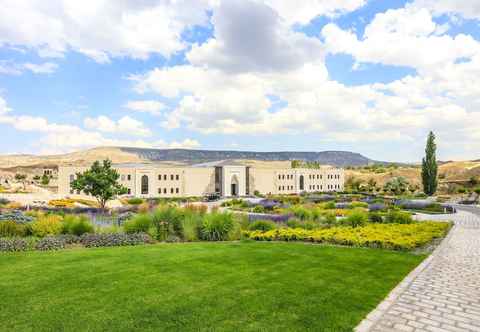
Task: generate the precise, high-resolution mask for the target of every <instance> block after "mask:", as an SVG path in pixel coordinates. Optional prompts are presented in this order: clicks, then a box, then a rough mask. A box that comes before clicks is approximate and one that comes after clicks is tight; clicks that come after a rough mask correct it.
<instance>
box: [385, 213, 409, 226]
mask: <svg viewBox="0 0 480 332" xmlns="http://www.w3.org/2000/svg"><path fill="white" fill-rule="evenodd" d="M385 222H386V223H388V224H411V223H412V222H413V219H412V215H411V214H410V213H408V212H404V211H398V210H390V211H388V213H387V215H386V216H385Z"/></svg>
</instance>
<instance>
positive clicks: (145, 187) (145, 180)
mask: <svg viewBox="0 0 480 332" xmlns="http://www.w3.org/2000/svg"><path fill="white" fill-rule="evenodd" d="M147 194H148V176H146V175H143V176H142V195H147Z"/></svg>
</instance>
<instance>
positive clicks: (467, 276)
mask: <svg viewBox="0 0 480 332" xmlns="http://www.w3.org/2000/svg"><path fill="white" fill-rule="evenodd" d="M478 211H479V212H478V214H476V213H475V212H476V211H474V213H472V212H467V211H459V212H458V213H456V214H454V215H446V216H439V217H438V218H437V217H436V216H435V219H437V220H438V219H445V220H447V219H448V220H453V221H454V223H455V226H454V227H453V228H452V230H451V231H450V233H449V235H448V236H447V238H446V239H444V240H443V242H442V244H441V245H440V246H439V247H438V248H437V249H436V250H435V251H434V253H432V255H430V257H428V258H427V259H426V260H425V261H424V262H423V263H422V264H421V265H420V266H418V268H417V269H415V270H414V271H412V273H410V274H409V275H408V276H407V278H405V279H404V280H403V281H402V282H401V283H400V284H399V285H398V286H397V287H396V288H395V289H394V290H393V291H392V292H391V293H390V295H389V296H388V298H387V299H385V300H384V301H383V302H382V303H381V304H380V305H379V306H378V307H377V308H376V309H375V310H374V311H372V312H371V313H370V314H369V315H368V316H367V318H366V319H365V320H363V321H362V323H361V324H360V325H359V326H357V328H356V329H355V331H357V332H364V331H371V332H389V331H431V332H437V331H438V332H445V331H471V332H473V331H475V332H479V331H480V209H479V210H478ZM418 218H419V219H420V220H422V219H427V218H429V219H432V217H431V216H421V215H420V216H419V217H418Z"/></svg>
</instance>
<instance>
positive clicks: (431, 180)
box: [422, 132, 438, 196]
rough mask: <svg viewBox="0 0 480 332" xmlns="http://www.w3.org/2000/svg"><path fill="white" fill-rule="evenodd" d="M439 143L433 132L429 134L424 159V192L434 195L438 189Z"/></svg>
mask: <svg viewBox="0 0 480 332" xmlns="http://www.w3.org/2000/svg"><path fill="white" fill-rule="evenodd" d="M436 153H437V145H436V144H435V135H434V134H433V132H430V133H429V134H428V138H427V145H426V147H425V157H424V158H423V160H422V183H423V192H424V193H425V194H427V195H428V196H432V195H433V194H435V192H436V191H437V185H438V180H437V173H438V165H437V156H436Z"/></svg>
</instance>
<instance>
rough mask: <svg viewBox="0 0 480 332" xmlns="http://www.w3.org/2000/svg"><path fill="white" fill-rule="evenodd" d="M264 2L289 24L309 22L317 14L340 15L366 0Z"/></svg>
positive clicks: (352, 9)
mask: <svg viewBox="0 0 480 332" xmlns="http://www.w3.org/2000/svg"><path fill="white" fill-rule="evenodd" d="M263 2H264V3H266V4H268V5H269V6H270V7H272V8H274V9H275V11H277V13H278V14H279V15H280V16H281V17H282V18H283V19H284V20H285V21H287V22H288V23H289V24H294V23H299V24H307V23H309V22H310V21H311V20H312V19H314V18H315V17H317V16H321V15H325V16H329V17H333V16H338V15H340V14H344V13H347V12H351V11H354V10H356V9H358V8H360V7H362V6H363V5H364V4H365V3H366V2H367V1H366V0H335V1H331V0H308V1H307V0H303V1H288V0H264V1H263Z"/></svg>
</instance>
